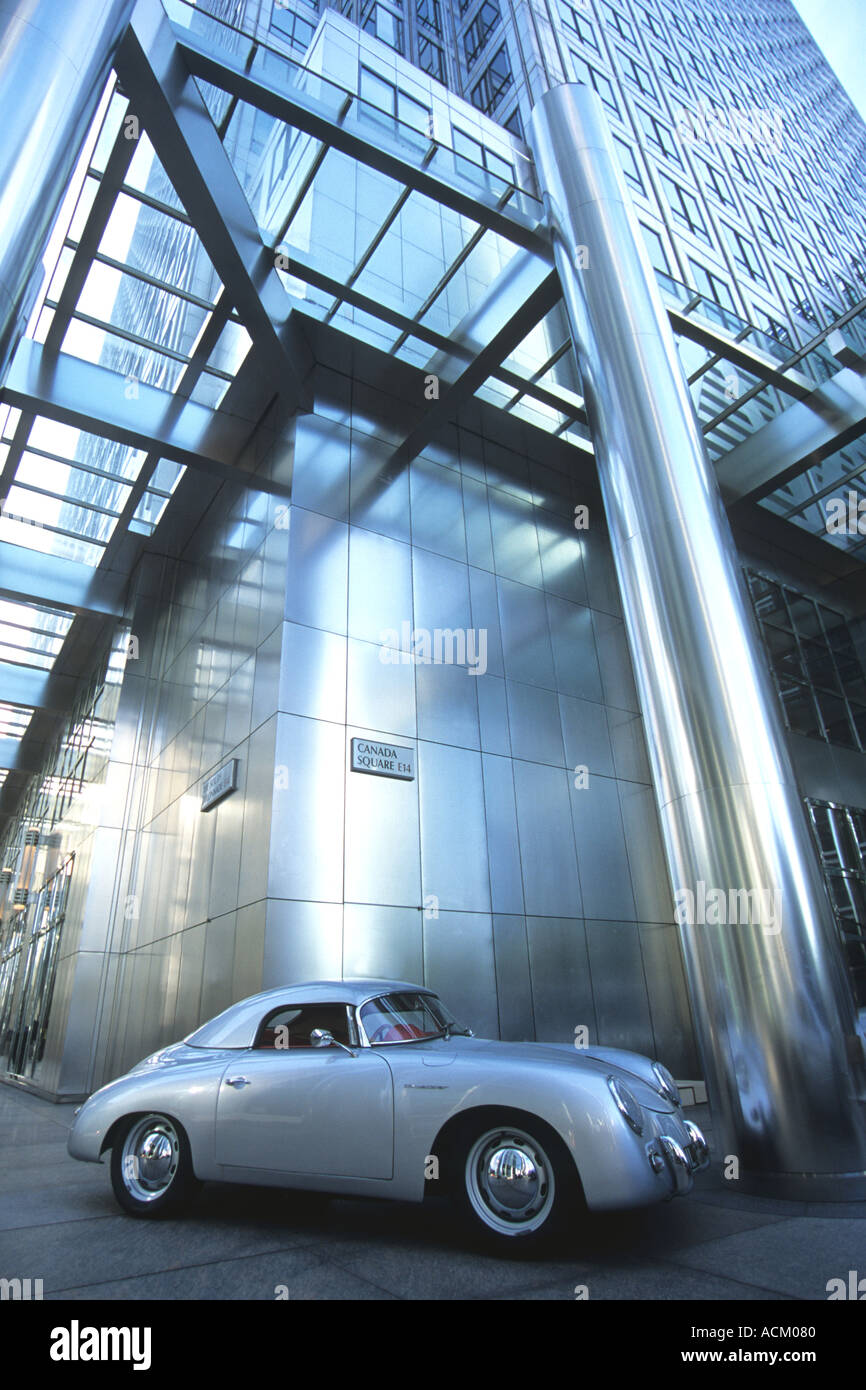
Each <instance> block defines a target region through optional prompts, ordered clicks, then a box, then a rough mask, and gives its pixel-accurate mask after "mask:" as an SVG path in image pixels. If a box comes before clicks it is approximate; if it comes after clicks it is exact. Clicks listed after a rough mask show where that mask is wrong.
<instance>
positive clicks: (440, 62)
mask: <svg viewBox="0 0 866 1390" xmlns="http://www.w3.org/2000/svg"><path fill="white" fill-rule="evenodd" d="M418 66H419V68H420V69H421V71H422V72H426V73H429V74H430V76H431V77H435V78H436V81H437V82H443V83H444V81H445V54H444V53H443V52H442V49H441V48H440V47H439V45H438V43H434V42H433V40H432V39H428V38H426V37H424V36H423V35H420V34H419V36H418Z"/></svg>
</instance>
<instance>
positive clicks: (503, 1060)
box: [383, 1036, 676, 1115]
mask: <svg viewBox="0 0 866 1390" xmlns="http://www.w3.org/2000/svg"><path fill="white" fill-rule="evenodd" d="M416 1046H418V1047H419V1050H420V1049H421V1048H422V1047H423V1050H424V1058H423V1062H424V1065H426V1066H431V1067H435V1066H443V1065H448V1064H449V1063H450V1062H456V1061H458V1060H468V1059H469V1058H472V1057H477V1058H478V1059H479V1060H481V1059H482V1058H483V1060H484V1063H485V1065H490V1066H497V1065H498V1066H513V1065H514V1064H515V1063H517V1062H530V1063H533V1064H534V1065H536V1066H546V1067H549V1066H554V1067H563V1068H568V1069H570V1070H572V1071H573V1070H574V1068H575V1067H579V1068H581V1069H582V1070H584V1071H591V1072H594V1073H595V1074H596V1075H598V1076H602V1077H604V1078H607V1077H608V1076H617V1077H619V1079H620V1080H622V1081H624V1082H625V1083H626V1085H627V1086H628V1087H629V1090H631V1091H632V1092H633V1093H634V1095H635V1097H636V1099H637V1100H638V1101H640V1103H641V1105H642V1106H643V1107H644V1108H645V1109H646V1110H653V1111H656V1112H658V1113H660V1114H664V1115H668V1114H670V1113H671V1112H672V1111H674V1110H675V1109H676V1106H675V1105H673V1104H672V1102H671V1101H669V1100H668V1099H667V1098H666V1097H665V1096H663V1095H662V1094H661V1092H660V1091H659V1090H658V1088H657V1087H656V1086H655V1085H654V1084H653V1082H652V1081H651V1080H650V1078H651V1077H652V1076H653V1072H652V1062H651V1061H650V1059H649V1058H648V1057H642V1056H641V1055H640V1053H637V1052H626V1051H624V1050H620V1049H619V1048H613V1047H601V1048H593V1047H589V1048H575V1047H573V1046H571V1045H570V1044H569V1043H533V1042H498V1041H496V1040H495V1039H493V1038H466V1037H460V1036H457V1037H454V1038H451V1039H449V1040H448V1041H445V1040H444V1039H442V1040H440V1041H437V1042H432V1043H427V1044H414V1043H402V1044H399V1045H395V1047H394V1048H388V1049H387V1052H388V1054H389V1055H390V1054H391V1053H392V1052H393V1051H397V1050H399V1049H400V1048H402V1047H407V1048H408V1047H411V1048H412V1050H413V1051H414V1049H415V1047H416ZM385 1050H386V1049H383V1051H385Z"/></svg>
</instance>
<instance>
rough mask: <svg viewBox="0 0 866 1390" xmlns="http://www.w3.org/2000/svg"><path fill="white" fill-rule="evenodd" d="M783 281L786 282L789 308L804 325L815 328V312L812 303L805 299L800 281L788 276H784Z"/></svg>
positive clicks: (804, 292) (816, 321)
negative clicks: (802, 320) (804, 322)
mask: <svg viewBox="0 0 866 1390" xmlns="http://www.w3.org/2000/svg"><path fill="white" fill-rule="evenodd" d="M785 279H786V280H787V282H788V290H789V293H790V304H791V308H792V309H793V310H794V311H795V313H797V314H798V315H799V317H800V318H801V319H805V321H806V323H809V324H812V325H813V326H817V323H818V320H817V318H816V317H815V310H814V309H813V308H812V301H811V300H810V299H809V298H807V296H806V291H805V289H804V287H803V285H802V283H801V281H799V280H796V279H795V278H794V276H793V275H788V274H786V275H785Z"/></svg>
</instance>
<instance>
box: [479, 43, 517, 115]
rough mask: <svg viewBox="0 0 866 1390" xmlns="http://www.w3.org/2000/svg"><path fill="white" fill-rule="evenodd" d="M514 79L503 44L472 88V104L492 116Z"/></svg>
mask: <svg viewBox="0 0 866 1390" xmlns="http://www.w3.org/2000/svg"><path fill="white" fill-rule="evenodd" d="M513 81H514V79H513V77H512V75H511V64H510V63H509V61H508V54H507V53H506V52H505V45H504V44H503V45H502V47H501V48H500V50H499V52H498V53H496V54H495V55H494V56H493V57H492V58H491V60H490V62H489V63H488V65H487V67H486V68H485V70H484V72H483V73H482V74H481V80H480V81H479V82H477V83H476V84H475V86H474V87H473V88H472V92H471V97H470V99H471V101H472V105H473V106H477V107H478V110H479V111H483V112H484V114H485V115H486V116H492V115H493V112H494V110H495V109H496V104H497V102H498V101H499V100H500V98H501V97H502V96H503V95H504V94H505V92H507V91H508V88H509V87H510V86H511V84H512V82H513Z"/></svg>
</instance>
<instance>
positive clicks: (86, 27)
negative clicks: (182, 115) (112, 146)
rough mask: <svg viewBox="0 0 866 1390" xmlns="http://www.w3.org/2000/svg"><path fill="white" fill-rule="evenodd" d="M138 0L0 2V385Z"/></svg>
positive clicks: (24, 320)
mask: <svg viewBox="0 0 866 1390" xmlns="http://www.w3.org/2000/svg"><path fill="white" fill-rule="evenodd" d="M134 3H135V0H62V3H60V4H59V3H58V0H0V128H2V130H3V139H2V141H0V379H2V376H3V373H4V370H5V368H6V365H7V363H8V360H9V357H10V356H11V354H12V352H13V351H14V348H15V345H16V343H17V341H18V338H19V337H20V335H21V333H22V332H23V330H24V328H25V326H26V321H27V315H28V313H29V310H30V308H31V307H32V304H33V300H34V298H35V295H36V293H37V291H38V286H39V273H38V272H39V262H40V259H41V257H42V255H43V253H44V251H45V247H46V244H47V242H48V238H49V236H50V234H51V228H52V225H53V223H54V219H55V217H56V216H57V213H58V210H59V208H60V203H61V200H62V198H63V195H64V194H65V192H66V188H67V185H68V183H69V179H70V177H71V175H72V171H73V169H74V168H75V161H76V160H77V158H78V153H79V150H80V148H81V144H82V141H83V139H84V136H85V134H86V132H87V127H88V125H89V124H90V122H91V120H92V119H93V116H94V114H95V112H96V108H97V106H98V104H99V98H100V96H101V94H102V90H103V87H104V85H105V82H106V80H107V78H108V73H109V69H110V66H111V61H112V58H113V57H114V51H115V48H116V46H117V43H118V41H119V39H120V37H121V35H122V33H123V31H124V29H125V27H126V25H127V23H128V21H129V16H130V14H131V13H132V10H133V8H134Z"/></svg>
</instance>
